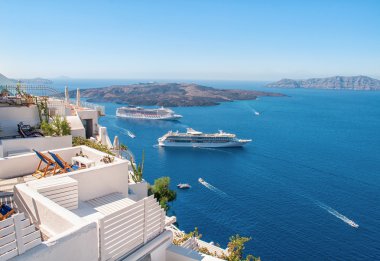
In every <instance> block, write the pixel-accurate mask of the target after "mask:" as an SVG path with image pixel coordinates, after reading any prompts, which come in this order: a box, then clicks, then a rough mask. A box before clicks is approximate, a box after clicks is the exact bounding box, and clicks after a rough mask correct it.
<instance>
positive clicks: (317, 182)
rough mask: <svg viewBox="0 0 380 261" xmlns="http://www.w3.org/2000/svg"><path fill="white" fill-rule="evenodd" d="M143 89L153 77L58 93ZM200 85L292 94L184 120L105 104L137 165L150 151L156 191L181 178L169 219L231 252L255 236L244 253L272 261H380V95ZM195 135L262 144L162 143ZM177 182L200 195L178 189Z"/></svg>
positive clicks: (82, 84)
mask: <svg viewBox="0 0 380 261" xmlns="http://www.w3.org/2000/svg"><path fill="white" fill-rule="evenodd" d="M145 81H146V80H145ZM136 82H144V80H143V79H142V80H120V79H119V80H71V79H69V80H57V81H55V83H54V85H55V86H56V87H57V88H61V89H62V88H63V86H65V85H68V86H69V88H71V89H75V88H93V87H103V86H108V85H111V84H128V83H136ZM187 82H188V81H187ZM192 82H195V83H199V84H204V85H207V86H211V87H217V88H235V89H252V90H266V91H273V92H280V93H283V94H286V95H287V96H286V97H259V98H258V99H257V100H252V101H235V102H226V103H222V104H220V105H217V106H210V107H177V108H173V109H174V110H175V112H176V113H179V114H181V115H183V116H184V117H183V118H182V119H181V120H180V121H174V122H168V121H151V122H150V121H139V120H126V119H121V118H117V117H115V111H116V109H117V108H118V107H120V106H122V104H114V103H101V105H104V106H105V108H106V116H104V117H102V118H101V119H100V124H101V125H104V126H106V127H107V129H108V133H109V135H110V137H111V139H113V137H114V136H115V135H117V136H118V137H119V139H120V140H121V142H122V143H124V144H126V145H127V146H128V148H129V150H130V151H131V152H132V153H133V155H135V157H136V159H137V161H140V160H141V157H142V153H143V152H144V153H145V166H144V178H145V179H146V180H147V181H148V182H150V183H153V182H154V180H155V179H156V178H159V177H162V176H168V177H170V179H171V187H172V189H174V190H176V191H177V199H176V200H175V201H174V202H173V203H171V204H170V210H169V212H168V214H169V215H175V216H176V217H177V220H178V226H179V228H180V229H181V230H184V231H186V232H188V231H192V230H194V228H195V227H197V228H198V229H199V231H200V233H201V234H202V239H203V240H205V241H208V242H210V241H212V242H214V243H215V244H220V245H221V246H222V247H226V244H227V243H228V241H229V237H231V236H232V235H236V234H239V235H241V236H246V237H251V238H252V240H251V241H249V242H248V243H247V244H246V248H245V253H246V254H253V255H255V256H260V257H261V260H380V92H375V91H345V90H316V89H268V88H266V87H264V86H265V83H263V82H244V81H196V80H194V81H192ZM188 127H191V128H194V129H195V130H199V131H202V132H217V131H218V130H224V131H226V132H231V133H235V134H236V135H237V136H238V137H239V138H244V139H253V142H251V143H250V144H248V145H247V146H245V147H243V148H228V149H227V148H226V149H214V148H213V149H208V148H160V147H158V146H157V139H158V138H159V137H161V136H162V135H164V134H165V133H166V132H168V131H170V130H173V131H176V130H179V131H186V128H188ZM127 131H131V132H132V133H134V134H135V135H136V138H135V139H131V138H130V137H129V136H128V135H127ZM200 177H201V178H203V179H204V180H205V181H206V182H207V183H206V184H205V185H203V184H200V183H199V182H198V178H200ZM178 183H189V184H190V185H191V186H192V187H191V189H189V190H178V189H177V188H176V184H178ZM355 224H357V225H358V226H359V227H357V228H355V227H354V226H353V225H355Z"/></svg>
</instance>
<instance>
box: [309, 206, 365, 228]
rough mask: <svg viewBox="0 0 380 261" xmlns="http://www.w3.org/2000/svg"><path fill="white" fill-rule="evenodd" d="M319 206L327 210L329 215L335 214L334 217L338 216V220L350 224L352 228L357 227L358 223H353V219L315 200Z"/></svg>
mask: <svg viewBox="0 0 380 261" xmlns="http://www.w3.org/2000/svg"><path fill="white" fill-rule="evenodd" d="M315 203H316V204H317V205H318V206H319V207H320V208H322V209H324V210H326V211H327V212H329V213H330V214H331V215H333V216H335V217H336V218H339V219H340V220H342V221H343V222H344V223H346V224H347V225H350V226H351V227H353V228H358V227H359V225H358V224H357V223H355V222H354V221H353V220H351V219H349V218H348V217H346V216H344V215H343V214H341V213H339V212H338V211H336V210H335V209H333V208H331V207H329V206H327V205H325V204H323V203H321V202H319V201H316V202H315Z"/></svg>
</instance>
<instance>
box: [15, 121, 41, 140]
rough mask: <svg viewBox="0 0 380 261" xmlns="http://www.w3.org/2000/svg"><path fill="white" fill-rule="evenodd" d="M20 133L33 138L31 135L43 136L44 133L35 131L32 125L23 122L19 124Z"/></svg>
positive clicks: (24, 136)
mask: <svg viewBox="0 0 380 261" xmlns="http://www.w3.org/2000/svg"><path fill="white" fill-rule="evenodd" d="M17 127H18V133H19V134H20V135H21V136H22V137H23V138H31V137H43V136H44V135H43V134H42V133H41V132H39V131H33V130H32V127H31V126H30V125H24V123H23V122H20V123H19V124H17Z"/></svg>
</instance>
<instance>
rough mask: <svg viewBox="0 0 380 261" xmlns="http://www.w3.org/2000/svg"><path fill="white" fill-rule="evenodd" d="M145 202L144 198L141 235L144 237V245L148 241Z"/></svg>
mask: <svg viewBox="0 0 380 261" xmlns="http://www.w3.org/2000/svg"><path fill="white" fill-rule="evenodd" d="M147 200H148V198H144V205H143V206H144V232H143V233H144V234H143V237H144V244H146V242H147V241H148V235H147V226H148V224H147V223H148V222H147V218H148V208H147Z"/></svg>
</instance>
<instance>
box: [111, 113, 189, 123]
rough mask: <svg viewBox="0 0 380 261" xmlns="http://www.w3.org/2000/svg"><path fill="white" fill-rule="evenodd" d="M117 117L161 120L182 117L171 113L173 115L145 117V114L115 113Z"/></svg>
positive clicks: (173, 119) (174, 119)
mask: <svg viewBox="0 0 380 261" xmlns="http://www.w3.org/2000/svg"><path fill="white" fill-rule="evenodd" d="M116 116H117V117H120V118H126V119H134V120H153V121H154V120H161V121H176V120H179V119H181V118H182V116H180V115H173V116H163V117H145V116H139V115H125V114H120V113H116Z"/></svg>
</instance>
